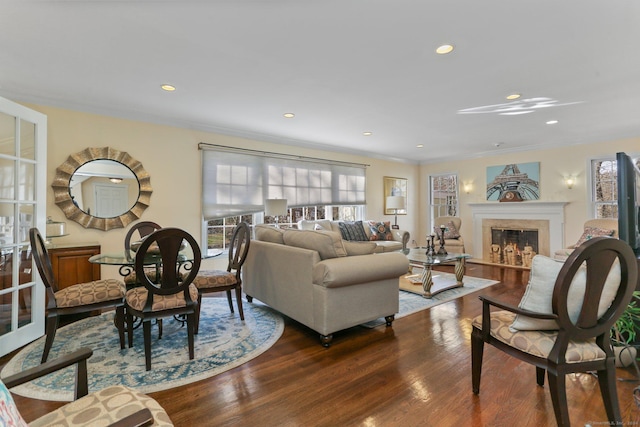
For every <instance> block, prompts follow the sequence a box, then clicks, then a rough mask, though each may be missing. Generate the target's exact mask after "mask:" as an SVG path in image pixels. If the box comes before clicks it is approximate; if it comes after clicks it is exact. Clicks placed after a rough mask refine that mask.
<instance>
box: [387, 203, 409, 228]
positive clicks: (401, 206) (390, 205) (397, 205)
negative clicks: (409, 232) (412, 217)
mask: <svg viewBox="0 0 640 427" xmlns="http://www.w3.org/2000/svg"><path fill="white" fill-rule="evenodd" d="M404 203H405V199H404V196H388V197H387V209H394V210H395V215H396V219H395V222H394V224H393V228H394V229H396V230H397V229H398V228H399V227H398V209H404Z"/></svg>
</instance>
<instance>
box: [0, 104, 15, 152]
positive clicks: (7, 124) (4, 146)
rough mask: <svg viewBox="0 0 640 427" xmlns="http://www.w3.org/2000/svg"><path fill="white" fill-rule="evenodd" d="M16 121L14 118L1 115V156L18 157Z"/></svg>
mask: <svg viewBox="0 0 640 427" xmlns="http://www.w3.org/2000/svg"><path fill="white" fill-rule="evenodd" d="M15 123H16V120H15V118H14V117H13V116H8V115H6V114H3V113H0V154H6V155H8V156H15V155H16V143H15V135H16V125H15Z"/></svg>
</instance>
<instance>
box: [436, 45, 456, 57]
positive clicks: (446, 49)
mask: <svg viewBox="0 0 640 427" xmlns="http://www.w3.org/2000/svg"><path fill="white" fill-rule="evenodd" d="M451 52H453V45H452V44H443V45H442V46H438V47H437V48H436V53H437V54H438V55H446V54H447V53H451Z"/></svg>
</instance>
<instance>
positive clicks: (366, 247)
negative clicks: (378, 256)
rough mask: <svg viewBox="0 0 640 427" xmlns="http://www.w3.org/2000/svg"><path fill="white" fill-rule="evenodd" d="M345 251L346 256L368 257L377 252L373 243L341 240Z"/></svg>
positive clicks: (376, 246)
mask: <svg viewBox="0 0 640 427" xmlns="http://www.w3.org/2000/svg"><path fill="white" fill-rule="evenodd" d="M342 244H343V246H344V249H345V251H347V256H354V255H369V254H373V253H376V252H381V251H382V250H381V249H380V251H378V245H376V243H375V242H350V241H348V240H343V242H342Z"/></svg>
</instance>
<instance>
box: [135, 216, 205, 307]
mask: <svg viewBox="0 0 640 427" xmlns="http://www.w3.org/2000/svg"><path fill="white" fill-rule="evenodd" d="M185 241H186V243H187V245H189V246H190V247H191V251H192V253H193V260H190V261H188V262H185V261H184V260H183V259H182V257H181V250H182V249H183V242H185ZM151 245H154V246H153V247H154V250H153V254H151V253H150V254H148V253H147V252H149V248H150V247H151ZM156 246H157V253H156V249H155V248H156ZM149 255H152V258H155V259H154V260H153V261H154V262H157V263H161V264H162V275H159V276H160V280H158V281H157V283H155V282H154V281H152V280H150V278H149V277H148V276H147V272H146V271H145V266H146V267H148V266H149V263H150V259H149ZM201 261H202V254H201V252H200V246H198V243H197V242H196V240H195V239H194V238H193V236H191V234H189V233H187V232H186V231H184V230H181V229H179V228H161V229H160V230H158V231H155V232H153V233H151V234H150V235H148V236H147V237H146V239H144V241H143V242H142V244H141V245H140V248H139V249H138V251H137V252H136V259H135V269H136V276H137V279H138V281H139V282H140V283H141V284H142V285H144V287H145V288H147V291H149V296H150V297H149V298H147V302H146V305H145V308H144V310H143V311H150V310H151V307H152V305H153V295H155V294H159V295H171V294H176V293H178V292H183V293H184V297H185V301H186V302H187V306H188V305H191V304H194V302H193V300H192V299H191V296H190V295H189V285H190V284H191V282H192V281H193V279H194V278H195V277H196V275H197V274H198V270H200V263H201ZM154 278H155V276H154Z"/></svg>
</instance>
